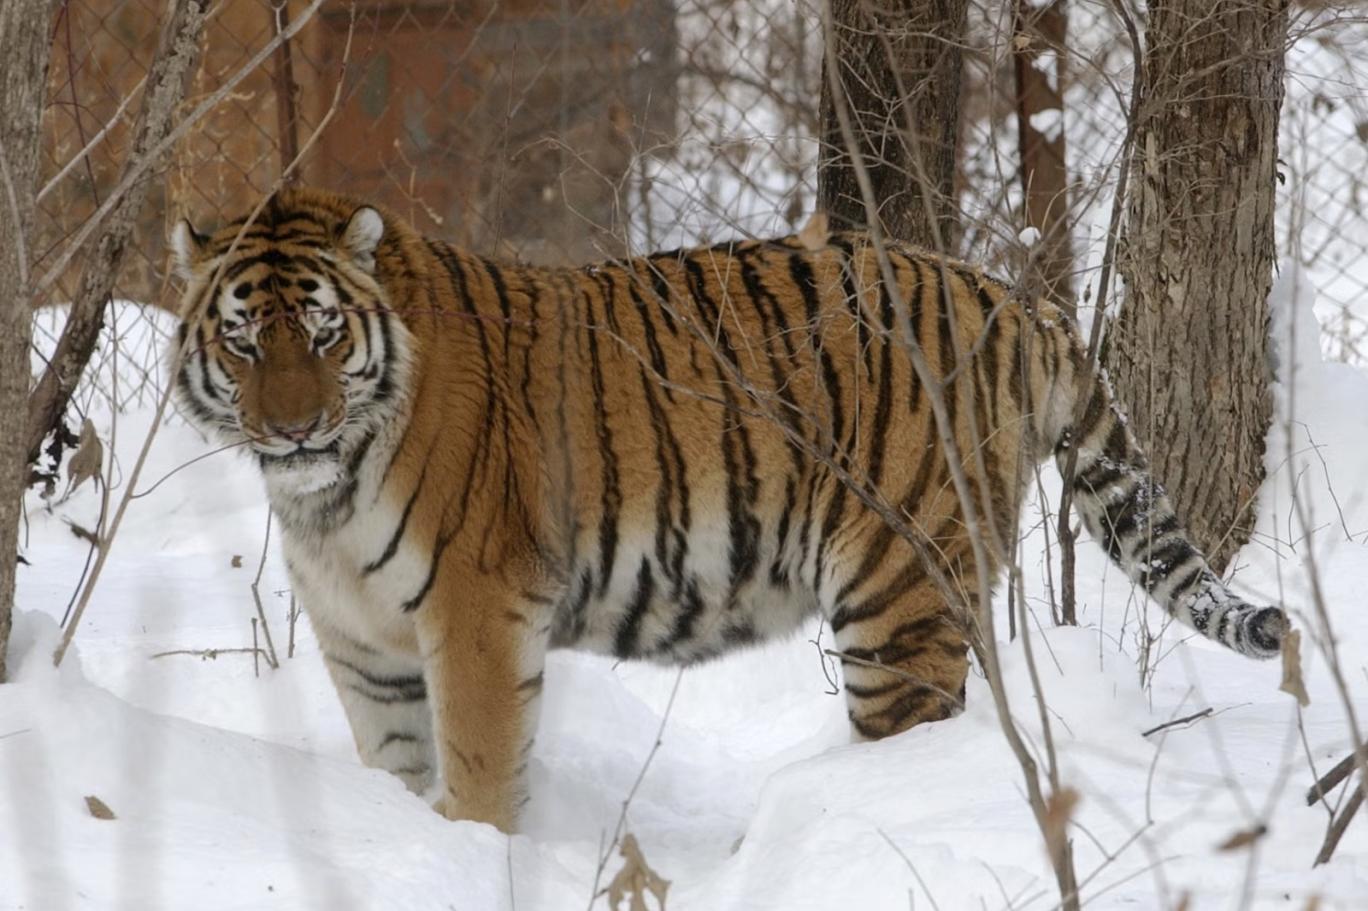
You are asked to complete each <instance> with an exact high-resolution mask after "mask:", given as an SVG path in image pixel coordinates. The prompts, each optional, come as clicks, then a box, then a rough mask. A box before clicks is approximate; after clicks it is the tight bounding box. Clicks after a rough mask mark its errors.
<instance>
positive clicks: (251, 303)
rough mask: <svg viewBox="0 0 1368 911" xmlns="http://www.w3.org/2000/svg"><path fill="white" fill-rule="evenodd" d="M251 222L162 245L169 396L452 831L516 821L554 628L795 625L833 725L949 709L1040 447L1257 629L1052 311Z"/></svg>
mask: <svg viewBox="0 0 1368 911" xmlns="http://www.w3.org/2000/svg"><path fill="white" fill-rule="evenodd" d="M240 227H241V226H240V225H236V226H235V225H230V226H229V227H228V228H225V229H224V230H223V231H221V232H219V233H218V234H217V235H215V236H214V237H213V238H204V237H200V236H199V235H196V234H194V233H193V231H192V230H191V229H189V228H188V227H186V228H183V229H182V230H181V231H180V232H179V234H178V238H177V240H178V244H177V246H178V249H179V250H180V251H181V254H180V258H181V262H182V267H183V270H184V272H185V273H186V274H187V275H188V276H189V277H190V281H189V283H188V287H187V297H186V311H185V316H186V321H187V322H186V325H187V337H189V336H190V335H192V334H193V342H192V344H191V346H190V354H189V355H188V356H187V357H186V358H185V362H184V366H183V368H182V370H181V377H180V385H181V389H182V395H183V397H184V398H186V399H188V400H189V401H190V402H191V403H193V404H192V408H191V411H192V413H194V414H195V415H196V416H198V417H199V418H200V420H201V421H202V422H203V423H205V424H206V425H209V426H213V427H215V428H216V429H217V430H218V431H219V432H220V433H221V434H222V435H225V436H227V437H229V438H232V437H233V434H234V427H233V422H234V420H236V423H237V433H238V434H239V436H240V437H242V438H246V439H249V440H252V442H253V445H254V446H255V447H256V448H257V451H258V455H259V457H260V459H261V461H262V467H263V470H264V471H265V473H266V477H267V482H268V489H269V491H270V495H271V501H272V507H273V510H274V512H275V514H276V515H277V516H278V517H280V519H281V521H282V524H283V526H284V532H285V533H284V539H285V548H286V554H287V559H288V561H289V564H290V567H291V574H292V579H293V581H294V584H295V586H296V588H297V590H298V591H299V593H300V594H301V600H302V603H303V604H304V606H305V609H306V610H307V611H308V612H309V615H310V618H311V620H312V621H313V625H314V626H315V629H316V630H317V631H318V633H319V639H320V643H321V645H322V646H323V650H324V652H325V655H326V656H327V658H328V662H329V668H330V670H331V672H332V674H333V678H334V682H335V683H336V684H337V687H338V691H339V694H340V695H341V697H342V700H343V703H344V705H345V706H346V708H347V711H348V715H349V718H350V719H351V721H352V726H353V731H354V733H355V735H356V739H357V745H358V750H359V751H360V753H361V755H362V758H363V759H365V760H366V761H367V762H368V763H371V764H374V765H379V766H381V767H384V768H387V769H390V770H391V771H394V772H396V774H400V775H401V777H404V778H405V780H406V782H407V783H408V784H409V785H410V787H413V788H414V789H415V790H421V789H423V788H425V787H427V786H428V785H429V784H431V783H432V782H433V780H434V773H440V777H441V779H442V780H443V784H444V790H443V792H442V796H441V798H440V799H439V808H440V809H442V810H443V811H444V812H446V813H448V815H451V816H453V817H463V818H476V819H484V820H486V821H491V822H494V823H496V824H498V825H500V826H502V827H504V828H510V827H511V826H512V825H513V820H514V816H515V811H516V806H517V804H518V801H519V799H520V796H519V795H520V794H521V789H522V780H523V768H524V766H525V762H526V755H527V751H528V749H529V748H530V744H531V737H532V734H533V732H534V730H535V723H536V705H537V703H538V700H539V695H540V690H541V687H542V686H543V677H542V665H543V661H544V654H545V650H546V649H547V648H548V647H552V646H571V647H579V648H587V649H592V650H595V651H600V652H604V653H607V654H612V655H616V656H618V657H623V658H628V657H632V658H649V659H654V660H659V661H668V662H691V661H696V660H700V659H703V658H707V657H709V656H712V655H715V654H718V653H720V652H722V651H725V650H726V649H727V648H729V647H733V646H736V645H740V644H745V643H749V642H753V641H756V640H759V639H763V638H767V637H770V636H774V635H778V634H781V633H783V632H786V631H789V630H792V629H794V628H795V627H796V626H797V625H798V624H799V623H800V622H801V621H802V620H803V619H804V618H805V617H807V616H810V615H811V614H813V613H814V612H820V613H821V614H822V615H823V616H824V617H825V618H826V619H827V620H828V621H829V622H830V624H831V627H832V629H833V630H834V632H835V636H836V641H837V645H838V648H839V650H840V651H841V653H842V654H843V656H844V657H843V663H844V674H845V685H846V692H847V697H848V700H849V705H850V715H851V720H852V725H853V727H854V729H855V730H856V732H857V733H858V734H860V735H861V736H866V737H879V736H884V735H887V734H890V733H894V732H897V731H901V730H905V729H907V728H908V727H911V726H913V725H915V724H917V723H920V722H922V721H927V720H934V719H937V718H943V717H946V716H947V715H949V714H952V713H953V712H954V711H955V710H956V709H957V708H958V707H959V706H960V705H961V704H962V699H963V684H964V679H965V674H966V672H967V667H968V665H967V659H966V655H965V653H966V642H967V639H968V636H969V633H970V630H969V629H968V628H967V623H968V622H969V621H968V618H969V617H970V616H971V614H970V613H969V611H968V610H967V608H968V607H969V606H972V605H975V604H976V603H977V600H978V590H979V587H980V581H979V580H980V579H981V578H990V577H991V574H992V572H993V571H994V570H995V569H996V567H995V566H993V565H991V564H992V563H993V562H995V561H994V558H993V557H992V554H993V553H994V552H997V551H1000V550H1001V549H1002V547H1003V544H1004V542H1006V541H1007V540H1008V535H1009V534H1010V531H1011V527H1012V524H1013V522H1014V520H1015V517H1016V513H1017V511H1018V508H1019V503H1020V499H1021V493H1022V490H1023V484H1024V479H1025V478H1026V477H1027V476H1028V473H1029V469H1030V468H1031V467H1032V466H1033V465H1034V464H1035V462H1037V461H1038V460H1039V459H1040V458H1042V457H1043V456H1045V455H1046V454H1048V453H1050V452H1051V451H1056V450H1061V449H1062V447H1067V446H1076V447H1077V449H1078V453H1079V456H1078V465H1079V474H1078V478H1079V481H1078V492H1079V501H1080V511H1081V512H1082V514H1083V518H1084V520H1085V521H1086V522H1087V523H1088V525H1089V527H1090V529H1091V530H1093V532H1094V534H1095V535H1096V536H1098V537H1099V538H1100V539H1101V540H1102V541H1103V543H1104V546H1106V547H1107V549H1108V551H1109V553H1111V555H1112V556H1113V558H1114V559H1115V560H1116V561H1117V562H1118V563H1119V564H1120V565H1121V566H1122V567H1123V568H1125V569H1126V571H1127V572H1128V573H1130V574H1131V575H1132V576H1133V577H1134V578H1136V579H1137V580H1138V581H1140V582H1142V584H1144V585H1145V586H1146V588H1147V589H1148V590H1149V591H1150V592H1151V594H1152V595H1153V596H1154V597H1155V599H1156V600H1158V601H1159V602H1160V603H1161V604H1163V605H1164V606H1165V607H1166V608H1167V609H1168V610H1170V612H1172V613H1173V614H1174V615H1175V616H1177V617H1179V618H1180V619H1182V620H1185V621H1186V622H1188V623H1190V624H1191V625H1193V626H1194V627H1196V628H1198V629H1199V630H1200V631H1202V632H1204V633H1205V634H1206V635H1208V636H1211V637H1212V638H1216V639H1219V640H1221V641H1223V642H1225V643H1226V644H1228V645H1231V646H1232V647H1235V648H1237V649H1240V650H1242V651H1246V652H1248V653H1251V654H1267V653H1271V652H1272V651H1275V650H1276V648H1277V639H1278V636H1279V635H1280V632H1281V629H1282V627H1281V623H1282V620H1281V615H1280V614H1278V612H1277V611H1276V609H1272V608H1268V609H1263V610H1262V611H1261V610H1259V609H1256V608H1253V607H1252V606H1250V605H1247V604H1244V603H1243V602H1241V601H1239V599H1237V598H1235V596H1233V595H1231V594H1230V593H1229V592H1228V591H1227V590H1225V589H1224V587H1223V586H1221V584H1220V582H1219V580H1218V579H1216V578H1215V576H1214V575H1213V574H1211V572H1210V570H1209V569H1207V568H1206V565H1205V562H1204V561H1203V559H1202V557H1201V554H1200V553H1199V552H1198V551H1197V549H1196V548H1195V547H1194V546H1193V545H1192V544H1191V542H1189V541H1187V539H1186V537H1185V536H1184V535H1183V533H1182V530H1181V526H1180V525H1179V523H1178V522H1177V520H1176V518H1175V517H1174V516H1173V514H1172V511H1171V509H1169V507H1168V504H1167V502H1166V501H1165V499H1164V497H1163V495H1162V490H1160V489H1158V488H1157V486H1156V485H1154V484H1153V482H1152V480H1151V479H1149V477H1148V475H1147V473H1146V468H1145V461H1144V457H1143V455H1142V454H1141V453H1140V452H1139V450H1138V448H1137V447H1136V445H1135V442H1134V440H1133V438H1132V437H1131V436H1130V434H1129V433H1128V432H1127V431H1126V429H1125V425H1124V422H1123V421H1121V420H1120V419H1119V418H1118V416H1117V415H1116V413H1115V411H1114V409H1113V407H1112V405H1111V403H1110V399H1109V396H1108V394H1107V390H1106V387H1105V384H1104V383H1102V382H1100V381H1099V380H1098V379H1097V378H1096V377H1095V375H1094V374H1093V373H1092V372H1091V371H1089V370H1088V369H1087V366H1086V359H1085V357H1084V356H1083V352H1082V350H1081V348H1080V346H1079V344H1078V340H1077V337H1076V335H1075V333H1074V331H1073V329H1072V327H1071V325H1070V324H1069V322H1068V321H1067V320H1066V319H1065V318H1064V317H1063V316H1062V314H1060V313H1058V312H1057V311H1056V310H1055V309H1054V308H1052V307H1050V306H1048V305H1044V304H1038V303H1035V302H1028V301H1022V300H1018V299H1016V298H1015V297H1013V296H1012V294H1011V293H1010V292H1009V291H1008V290H1007V289H1006V288H1004V287H1003V286H1001V285H999V284H997V283H995V282H993V281H992V280H990V279H987V278H986V277H984V276H982V275H981V274H980V273H978V272H977V271H976V270H974V269H972V268H971V267H968V266H966V265H964V264H961V263H957V262H953V261H949V260H945V259H942V258H940V257H936V256H932V255H930V254H926V253H924V252H920V251H916V250H913V249H910V248H906V247H902V246H898V245H889V246H887V247H885V248H884V249H882V250H878V249H876V248H875V247H874V246H873V245H871V244H870V243H869V241H868V240H867V239H866V238H864V237H863V236H860V235H836V236H833V237H831V238H829V239H828V241H827V242H826V243H825V244H821V245H816V246H817V249H810V248H809V246H808V245H806V244H804V243H802V242H800V241H798V240H797V239H794V238H788V239H781V240H776V241H760V242H757V241H748V242H739V243H734V244H724V245H720V246H715V247H711V248H705V249H698V250H690V251H682V252H676V253H664V254H655V255H652V256H649V257H644V258H638V259H632V260H627V261H622V262H615V263H608V264H601V265H597V266H591V267H586V268H583V269H573V270H571V269H565V270H556V269H538V268H531V267H526V266H514V265H504V264H498V263H494V262H490V261H487V260H484V259H481V258H479V257H475V256H472V255H469V254H466V253H463V252H461V251H459V250H456V249H454V248H452V247H450V246H448V245H446V244H443V243H441V242H438V241H435V240H431V239H427V238H423V237H420V236H418V235H417V234H415V233H414V232H413V231H412V230H411V229H409V228H408V227H407V226H406V225H404V224H403V223H402V222H400V221H399V220H397V219H395V218H393V217H383V216H381V215H380V214H379V213H377V212H376V211H375V210H374V209H371V208H369V207H365V206H361V205H359V204H357V203H355V202H353V201H349V200H346V199H343V198H341V197H336V196H333V195H331V194H326V193H321V192H319V191H313V190H293V191H286V192H283V193H282V194H280V195H279V196H278V197H276V198H275V199H274V200H273V202H272V205H271V206H270V207H269V208H268V210H267V212H266V213H264V216H263V217H262V218H260V219H258V221H257V223H255V224H253V225H251V226H250V227H248V228H246V229H242V230H244V231H245V233H244V236H243V237H242V238H240V239H239V240H238V243H237V246H236V248H232V242H233V238H234V236H235V235H236V234H237V233H238V230H239V229H240ZM230 248H232V249H230ZM320 314H321V315H320ZM917 358H919V359H920V362H921V363H920V364H918V363H916V362H915V360H916V359H917ZM1080 399H1082V400H1083V405H1084V408H1083V418H1082V420H1081V421H1079V422H1078V423H1077V424H1076V425H1075V424H1074V423H1073V416H1074V410H1075V409H1074V406H1075V403H1076V402H1079V400H1080ZM947 453H951V454H952V456H953V461H952V459H951V458H950V457H947ZM973 523H978V524H979V527H980V528H981V529H982V530H983V531H984V534H983V535H982V536H981V537H980V541H981V542H984V544H985V546H983V547H980V548H978V549H977V553H978V554H979V557H980V562H985V561H986V562H987V563H988V564H989V565H986V566H981V565H979V563H976V560H975V553H976V550H975V547H974V546H973V544H974V542H973V540H972V538H971V536H970V535H969V534H968V533H967V528H968V526H969V525H970V524H973ZM979 570H983V572H982V573H980V572H979ZM1270 611H1271V612H1272V613H1269V612H1270ZM884 668H888V669H891V670H885V669H884Z"/></svg>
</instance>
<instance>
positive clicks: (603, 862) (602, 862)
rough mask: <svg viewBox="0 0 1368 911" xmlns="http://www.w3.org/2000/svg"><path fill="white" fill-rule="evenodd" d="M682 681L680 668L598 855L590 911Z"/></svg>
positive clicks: (681, 669)
mask: <svg viewBox="0 0 1368 911" xmlns="http://www.w3.org/2000/svg"><path fill="white" fill-rule="evenodd" d="M683 679H684V668H682V667H681V668H680V669H679V671H678V672H677V673H676V674H675V680H674V686H672V687H670V698H669V701H667V702H666V703H665V713H664V714H663V715H661V716H660V727H658V728H657V729H656V735H655V742H654V743H653V744H651V751H650V752H649V753H647V754H646V760H645V762H643V763H642V764H641V770H640V771H639V772H637V777H636V781H633V782H632V787H631V789H630V790H628V792H627V797H626V798H625V799H624V800H623V801H622V812H621V813H619V814H618V820H617V825H616V826H615V827H614V828H613V839H612V841H610V842H608V845H607V847H605V848H604V849H603V850H602V852H601V853H600V855H599V862H598V868H597V869H596V870H594V886H593V888H592V889H591V890H590V892H589V909H590V911H592V909H593V907H594V900H595V899H597V898H598V897H599V894H600V893H599V882H600V881H601V880H602V879H603V871H604V870H605V869H606V868H607V866H608V858H609V857H611V856H612V853H613V849H614V848H616V847H617V845H618V842H619V841H621V840H622V831H623V829H625V828H626V826H627V809H628V808H629V807H630V806H631V805H632V799H633V798H634V797H636V793H637V789H638V788H640V787H641V782H642V781H643V780H644V779H645V778H646V770H647V769H649V768H650V767H651V760H653V759H655V755H656V753H657V752H659V750H660V745H661V743H663V742H664V738H665V725H666V724H667V723H668V722H669V720H670V712H671V711H672V710H673V709H674V702H675V696H676V695H677V694H678V693H679V682H680V681H681V680H683Z"/></svg>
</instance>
